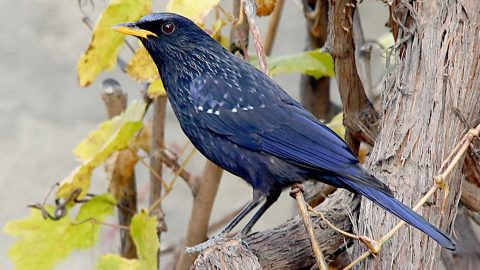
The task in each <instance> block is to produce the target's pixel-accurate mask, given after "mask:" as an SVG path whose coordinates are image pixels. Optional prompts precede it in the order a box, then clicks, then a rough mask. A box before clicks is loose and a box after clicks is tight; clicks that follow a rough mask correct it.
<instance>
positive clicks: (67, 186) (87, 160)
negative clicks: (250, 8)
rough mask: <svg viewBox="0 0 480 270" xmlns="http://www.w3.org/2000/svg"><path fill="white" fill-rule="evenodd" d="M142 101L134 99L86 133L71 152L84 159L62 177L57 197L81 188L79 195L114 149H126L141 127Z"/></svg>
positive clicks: (84, 191)
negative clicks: (119, 112)
mask: <svg viewBox="0 0 480 270" xmlns="http://www.w3.org/2000/svg"><path fill="white" fill-rule="evenodd" d="M145 106H146V105H145V103H143V102H140V101H133V102H132V103H131V104H130V106H128V108H127V110H126V111H125V113H123V114H121V115H119V116H116V117H114V118H112V119H110V120H108V121H105V122H103V123H102V124H100V126H99V128H98V129H97V130H95V131H93V132H92V133H90V134H89V135H88V137H87V138H86V139H84V140H83V141H82V142H80V144H79V145H78V146H77V147H75V149H74V153H75V155H76V156H77V158H78V159H79V160H80V161H82V162H83V163H82V164H81V165H80V166H79V167H78V168H77V169H75V170H74V171H73V172H72V173H71V174H70V175H69V176H68V177H67V178H66V179H64V180H63V182H62V184H61V185H60V188H59V190H58V191H57V195H56V197H57V198H64V199H67V198H70V195H71V194H72V193H73V192H74V191H75V190H77V189H80V191H81V192H80V195H79V196H78V197H77V198H78V199H81V198H82V197H83V196H85V194H86V193H87V190H88V187H89V186H90V177H91V174H92V171H93V170H94V169H95V168H96V167H98V166H99V165H100V164H102V162H104V161H105V160H106V159H107V157H108V156H109V155H110V154H111V153H113V152H115V151H119V150H122V149H125V148H126V147H127V146H128V144H129V142H130V140H131V139H132V137H133V136H134V135H135V134H136V132H137V131H138V130H139V129H140V128H141V127H142V124H143V121H142V119H143V114H144V113H145Z"/></svg>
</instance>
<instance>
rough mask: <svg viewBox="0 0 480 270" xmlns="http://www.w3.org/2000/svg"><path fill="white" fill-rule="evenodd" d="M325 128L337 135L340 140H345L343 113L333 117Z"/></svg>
mask: <svg viewBox="0 0 480 270" xmlns="http://www.w3.org/2000/svg"><path fill="white" fill-rule="evenodd" d="M327 126H328V127H329V128H330V129H331V130H333V131H334V132H335V133H337V135H338V136H340V138H342V139H345V126H344V125H343V113H339V114H337V115H335V116H334V117H333V118H332V120H330V122H329V123H328V124H327Z"/></svg>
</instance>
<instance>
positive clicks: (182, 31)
mask: <svg viewBox="0 0 480 270" xmlns="http://www.w3.org/2000/svg"><path fill="white" fill-rule="evenodd" d="M115 30H117V31H119V32H122V33H125V34H130V35H133V36H136V37H138V38H139V39H140V40H141V42H142V43H143V45H144V46H145V48H146V49H147V50H148V52H149V53H150V56H151V57H152V58H153V61H154V62H155V64H156V65H157V68H158V71H159V73H160V77H161V78H162V81H163V84H164V86H165V89H166V91H167V96H168V99H169V101H170V103H171V105H172V107H173V111H174V112H175V115H176V116H177V118H178V121H179V122H180V125H181V127H182V129H183V131H184V132H185V134H186V135H187V136H188V138H190V140H191V141H192V143H193V145H195V147H196V148H197V149H198V150H199V151H200V152H201V153H202V154H203V155H204V156H205V157H207V158H208V159H209V160H211V161H212V162H214V163H215V164H217V165H218V166H220V167H222V168H223V169H225V170H227V171H229V172H231V173H232V174H234V175H237V176H239V177H241V178H242V179H244V180H245V181H246V182H248V184H250V185H251V186H252V188H253V200H252V201H251V202H250V203H249V204H248V205H247V206H246V207H245V208H244V209H243V210H242V211H241V212H240V213H239V214H238V215H237V216H236V217H235V218H234V219H233V220H232V221H231V222H230V223H229V224H228V225H227V226H226V228H225V229H224V230H223V231H222V232H221V233H220V234H219V235H217V236H216V237H214V238H213V239H211V240H209V241H207V242H206V243H204V244H200V245H198V246H197V247H196V248H194V249H190V250H189V251H199V250H201V249H203V248H205V247H207V246H209V245H211V244H214V243H216V242H217V241H218V240H219V239H221V238H222V237H224V236H225V235H226V234H227V233H229V232H230V231H231V230H232V229H233V228H234V227H235V226H236V225H237V224H238V223H239V222H240V221H241V220H242V219H243V218H244V217H245V216H246V215H247V214H248V213H249V212H251V211H252V210H253V209H254V208H255V207H256V206H257V205H259V204H260V203H261V202H262V201H263V204H262V205H261V206H260V208H259V209H258V210H257V212H256V213H255V214H254V216H253V217H252V218H251V219H250V221H249V222H248V223H247V224H246V226H245V227H244V228H243V229H242V230H241V232H240V233H239V236H240V237H242V236H244V235H246V234H247V233H248V232H249V231H250V230H251V228H252V227H253V225H254V224H255V222H257V221H258V219H259V218H260V217H261V216H262V215H263V214H264V213H265V211H266V210H267V209H268V208H269V207H270V206H271V205H272V204H273V203H274V202H275V201H276V200H277V199H278V197H279V196H280V193H281V191H282V189H284V188H286V187H289V186H291V185H292V184H295V183H301V182H302V181H305V180H307V179H316V180H318V181H321V182H324V183H327V184H329V185H332V186H335V187H339V188H344V189H347V190H349V191H352V192H356V193H360V194H362V195H363V196H365V197H367V198H369V199H370V200H372V201H373V202H375V203H376V204H378V205H380V206H381V207H383V208H384V209H385V210H387V211H389V212H391V213H392V214H394V215H396V216H397V217H399V218H401V219H403V220H404V221H405V222H407V223H409V224H410V225H412V226H414V227H416V228H417V229H419V230H421V231H422V232H424V233H426V234H427V235H428V236H430V237H431V238H433V239H434V240H435V241H437V242H438V243H439V244H440V245H441V246H443V247H444V248H447V249H450V250H453V249H455V244H454V242H453V241H452V240H451V239H450V238H449V237H448V236H446V235H445V234H444V233H442V232H441V231H440V230H439V229H437V228H436V227H435V226H433V225H432V224H430V223H429V222H427V221H426V220H425V219H424V218H423V217H422V216H420V215H419V214H417V213H415V212H414V211H413V210H411V209H410V208H408V207H407V206H405V205H404V204H402V203H401V202H399V201H397V200H396V199H395V198H394V197H393V194H392V191H391V190H390V189H389V188H388V187H387V186H386V185H385V184H383V183H382V182H380V181H379V180H378V179H376V178H375V177H374V176H372V175H370V174H368V173H367V172H365V170H364V169H363V168H362V166H361V165H360V164H359V162H358V159H357V157H356V156H355V155H354V154H353V153H352V152H351V150H350V149H349V148H348V146H347V145H346V144H345V142H344V141H343V140H342V139H341V138H340V137H338V136H337V135H336V134H335V133H334V132H333V131H332V130H330V129H329V128H328V127H326V126H325V125H323V124H322V123H320V122H319V121H318V120H317V119H316V118H315V117H314V116H313V115H312V114H311V113H310V112H308V111H307V110H305V109H304V108H303V107H302V105H300V104H299V103H298V102H297V101H295V100H294V99H292V98H291V97H290V96H289V95H288V94H287V93H286V92H285V91H283V90H282V89H281V88H280V86H279V85H278V84H277V83H275V82H274V81H273V80H272V79H271V78H269V77H268V76H267V75H265V74H263V73H262V72H260V71H259V70H257V69H256V68H254V67H252V66H251V65H250V64H248V63H247V62H245V61H243V60H241V59H239V58H237V57H236V56H234V55H233V54H231V53H230V52H228V51H227V50H225V49H224V48H223V47H222V46H221V45H219V44H218V43H217V42H216V41H215V40H214V39H212V38H211V37H210V36H209V35H208V34H207V33H206V32H204V31H203V30H202V29H201V28H199V27H198V26H196V25H195V24H194V23H193V22H192V21H190V20H189V19H187V18H184V17H182V16H180V15H176V14H171V13H155V14H150V15H147V16H145V17H143V18H141V19H140V20H139V21H137V22H133V23H124V24H119V25H117V26H116V27H115Z"/></svg>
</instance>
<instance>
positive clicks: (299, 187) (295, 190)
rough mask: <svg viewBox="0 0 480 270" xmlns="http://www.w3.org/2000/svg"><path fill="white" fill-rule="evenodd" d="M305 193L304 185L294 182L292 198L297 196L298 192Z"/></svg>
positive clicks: (291, 189) (291, 190) (291, 188)
mask: <svg viewBox="0 0 480 270" xmlns="http://www.w3.org/2000/svg"><path fill="white" fill-rule="evenodd" d="M299 192H301V193H303V185H302V184H293V185H292V186H291V187H290V197H292V198H294V199H295V198H296V197H297V193H299Z"/></svg>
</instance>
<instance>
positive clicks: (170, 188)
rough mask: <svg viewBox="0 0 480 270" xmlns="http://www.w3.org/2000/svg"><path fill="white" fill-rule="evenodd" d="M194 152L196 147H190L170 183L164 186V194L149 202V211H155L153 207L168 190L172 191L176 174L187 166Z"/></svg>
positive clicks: (161, 199)
mask: <svg viewBox="0 0 480 270" xmlns="http://www.w3.org/2000/svg"><path fill="white" fill-rule="evenodd" d="M195 152H196V149H195V148H194V149H192V150H191V151H190V153H189V154H188V156H187V158H185V160H184V161H183V162H182V164H180V167H179V168H178V170H177V171H176V172H175V175H174V176H173V178H172V180H171V181H170V183H169V184H168V185H167V186H166V188H165V194H163V196H160V197H158V198H157V199H156V200H155V201H154V202H152V203H151V204H150V207H149V211H150V212H153V211H155V209H156V208H157V207H159V206H160V205H161V203H162V201H163V199H164V198H165V197H166V196H167V195H168V194H169V193H170V191H172V188H173V185H174V184H175V182H176V181H177V178H178V176H179V175H180V173H181V172H182V171H183V169H184V168H185V166H187V164H188V162H190V160H191V159H192V157H193V154H195Z"/></svg>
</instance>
